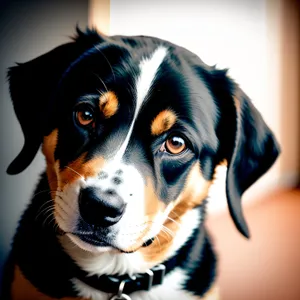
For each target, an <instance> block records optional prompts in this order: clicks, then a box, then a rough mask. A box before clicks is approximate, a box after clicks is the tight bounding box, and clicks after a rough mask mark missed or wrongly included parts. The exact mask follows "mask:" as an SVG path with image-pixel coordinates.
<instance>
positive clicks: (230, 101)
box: [8, 31, 279, 253]
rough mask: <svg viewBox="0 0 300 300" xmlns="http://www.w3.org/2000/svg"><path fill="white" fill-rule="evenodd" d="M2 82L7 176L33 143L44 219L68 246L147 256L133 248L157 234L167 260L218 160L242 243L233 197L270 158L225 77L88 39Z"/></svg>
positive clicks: (184, 60)
mask: <svg viewBox="0 0 300 300" xmlns="http://www.w3.org/2000/svg"><path fill="white" fill-rule="evenodd" d="M9 81H10V91H11V97H12V101H13V104H14V108H15V112H16V115H17V117H18V119H19V121H20V124H21V127H22V130H23V133H24V136H25V144H24V147H23V149H22V151H21V153H20V154H19V155H18V157H17V158H16V159H15V160H14V161H13V162H12V164H11V165H10V166H9V168H8V173H10V174H16V173H19V172H21V171H23V170H24V169H25V168H26V167H27V166H28V165H29V164H30V163H31V161H32V159H33V158H34V156H35V155H36V152H37V151H38V149H39V147H40V145H41V144H42V151H43V153H44V155H45V157H46V162H47V176H48V181H49V185H50V189H51V191H52V197H53V203H54V207H55V210H54V216H55V220H56V222H57V224H58V226H59V228H60V229H61V230H62V231H63V232H65V233H66V234H67V235H68V236H69V237H70V238H71V239H72V240H73V242H74V243H75V244H77V245H78V246H79V247H82V248H85V249H87V250H91V251H92V250H95V249H100V248H101V249H102V250H103V249H104V248H103V247H106V248H105V249H111V247H113V248H116V249H119V250H121V251H123V252H131V251H137V250H139V251H146V249H147V248H150V251H151V247H155V244H156V243H159V240H158V241H156V240H154V241H153V243H152V244H151V245H149V246H148V247H142V246H143V245H144V246H145V245H148V244H150V242H149V241H151V240H153V239H154V238H155V237H156V236H159V235H160V234H162V233H163V232H165V233H167V234H168V235H169V238H168V239H166V243H165V248H163V249H164V251H168V249H169V247H171V245H172V237H173V234H174V233H175V234H176V230H177V227H178V224H179V225H180V222H181V220H182V218H184V217H185V216H187V214H188V212H190V211H191V210H192V209H193V208H195V207H197V206H199V205H201V204H202V202H203V201H204V199H205V198H206V197H207V194H208V190H209V187H210V185H211V184H212V180H213V176H214V172H215V168H216V167H217V166H218V165H219V164H220V163H221V162H223V161H224V160H225V161H226V162H227V166H228V171H227V181H226V193H227V199H228V206H229V209H230V213H231V216H232V218H233V220H234V222H235V224H236V226H237V228H238V229H239V230H240V232H241V233H242V234H244V235H245V236H248V229H247V225H246V223H245V220H244V217H243V213H242V210H241V196H242V194H243V192H244V191H245V190H246V189H247V188H248V187H249V186H251V185H252V184H253V183H254V182H255V181H256V180H257V179H258V178H259V177H260V176H261V175H262V174H263V173H265V172H266V171H267V170H268V169H269V168H270V166H271V165H272V164H273V162H274V161H275V159H276V157H277V156H278V152H279V150H278V145H277V142H276V141H275V139H274V136H273V134H272V132H271V131H270V129H269V128H268V126H267V125H266V124H265V122H264V121H263V119H262V117H261V115H260V114H259V112H258V111H257V110H256V109H255V107H254V106H253V104H252V103H251V101H250V100H249V99H248V97H247V96H246V95H245V94H244V93H243V91H242V90H241V89H240V88H239V87H238V86H237V85H236V84H235V83H234V82H233V81H232V80H231V79H230V78H229V77H228V76H227V75H226V71H223V70H217V69H215V68H213V67H209V66H207V65H206V64H204V63H203V62H202V61H201V60H200V59H199V58H198V57H197V56H195V55H194V54H192V53H191V52H189V51H187V50H186V49H184V48H181V47H178V46H176V45H173V44H171V43H169V42H166V41H162V40H159V39H155V38H150V37H117V36H116V37H103V36H100V35H99V34H97V33H96V32H94V31H88V32H87V33H81V32H79V33H78V36H77V37H76V39H75V40H74V41H73V42H70V43H68V44H65V45H62V46H60V47H58V48H56V49H54V50H52V51H51V52H49V53H47V54H45V55H43V56H41V57H38V58H36V59H34V60H32V61H30V62H27V63H24V64H20V65H18V66H16V67H13V68H11V69H10V71H9ZM216 200H217V199H216ZM159 246H160V247H163V245H159ZM107 247H109V248H107ZM160 249H162V248H160ZM152 250H153V248H152ZM147 251H149V250H147ZM145 253H146V252H145ZM148 253H149V252H148Z"/></svg>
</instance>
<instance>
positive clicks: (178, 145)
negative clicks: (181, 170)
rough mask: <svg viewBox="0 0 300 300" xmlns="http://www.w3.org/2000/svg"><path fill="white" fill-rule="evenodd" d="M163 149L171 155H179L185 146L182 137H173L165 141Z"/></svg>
mask: <svg viewBox="0 0 300 300" xmlns="http://www.w3.org/2000/svg"><path fill="white" fill-rule="evenodd" d="M165 148H166V151H168V152H169V153H171V154H179V153H181V152H183V151H184V150H185V149H186V144H185V141H184V139H183V138H182V137H180V136H176V135H173V136H171V137H169V138H168V139H167V140H166V142H165Z"/></svg>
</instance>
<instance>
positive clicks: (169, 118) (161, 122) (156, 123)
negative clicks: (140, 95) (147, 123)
mask: <svg viewBox="0 0 300 300" xmlns="http://www.w3.org/2000/svg"><path fill="white" fill-rule="evenodd" d="M175 122H176V115H175V113H174V112H173V111H171V110H163V111H161V112H160V113H159V114H158V115H157V116H156V117H155V119H154V120H153V122H152V124H151V133H152V135H160V134H162V133H163V132H166V131H167V130H169V129H170V128H171V127H172V126H173V125H174V124H175Z"/></svg>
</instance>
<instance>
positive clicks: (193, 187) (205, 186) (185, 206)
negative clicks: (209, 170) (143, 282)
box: [139, 163, 211, 264]
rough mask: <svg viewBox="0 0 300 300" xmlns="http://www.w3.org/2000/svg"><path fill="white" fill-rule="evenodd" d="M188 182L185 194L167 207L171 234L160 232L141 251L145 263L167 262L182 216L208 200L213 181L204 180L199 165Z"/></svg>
mask: <svg viewBox="0 0 300 300" xmlns="http://www.w3.org/2000/svg"><path fill="white" fill-rule="evenodd" d="M186 182H187V183H186V186H185V188H184V190H183V192H182V193H181V194H180V195H179V197H178V198H177V199H176V200H175V201H174V202H171V203H170V204H169V205H168V206H167V207H166V209H167V210H170V213H169V217H170V218H171V219H172V220H170V219H167V220H166V221H165V223H164V226H165V227H166V228H167V231H168V232H169V233H166V232H164V231H163V230H162V231H160V233H159V234H158V235H157V238H156V239H155V240H154V242H153V243H152V244H151V245H150V246H148V247H146V248H141V249H140V250H139V251H140V253H141V254H142V255H143V257H144V260H145V261H147V262H151V263H153V264H156V263H159V262H161V261H163V260H165V258H166V256H167V255H168V252H169V249H170V247H171V246H172V244H173V237H174V236H175V235H176V233H177V231H178V229H179V224H180V223H181V218H182V216H183V215H184V214H185V213H187V212H188V211H190V210H191V209H193V208H194V207H196V206H198V205H200V204H201V203H202V202H203V201H204V200H205V199H206V197H207V194H208V190H209V187H210V185H211V181H207V180H205V179H204V178H203V176H202V174H201V171H200V166H199V164H198V163H196V164H195V165H194V166H193V167H192V169H191V171H190V174H189V176H188V178H187V181H186Z"/></svg>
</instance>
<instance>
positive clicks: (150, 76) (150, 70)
mask: <svg viewBox="0 0 300 300" xmlns="http://www.w3.org/2000/svg"><path fill="white" fill-rule="evenodd" d="M166 54H167V49H166V48H163V47H159V48H157V49H156V50H155V51H154V52H153V54H152V56H151V57H150V58H144V59H143V60H142V61H141V62H140V65H139V67H140V70H141V73H140V76H139V77H138V79H137V82H136V90H137V99H136V107H135V111H134V116H133V120H132V123H131V125H130V128H129V131H128V133H127V136H126V138H125V141H124V142H123V144H122V145H121V147H120V149H119V150H118V152H117V154H116V155H115V157H114V159H116V160H121V159H122V157H123V155H124V153H125V151H126V148H127V146H128V143H129V140H130V137H131V134H132V130H133V126H134V123H135V120H136V117H137V115H138V112H139V110H140V108H141V106H142V104H143V102H144V100H145V99H146V96H147V94H148V93H149V90H150V89H151V85H152V83H153V81H154V79H155V75H156V73H157V71H158V69H159V66H160V65H161V64H162V62H163V60H164V58H165V56H166Z"/></svg>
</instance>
